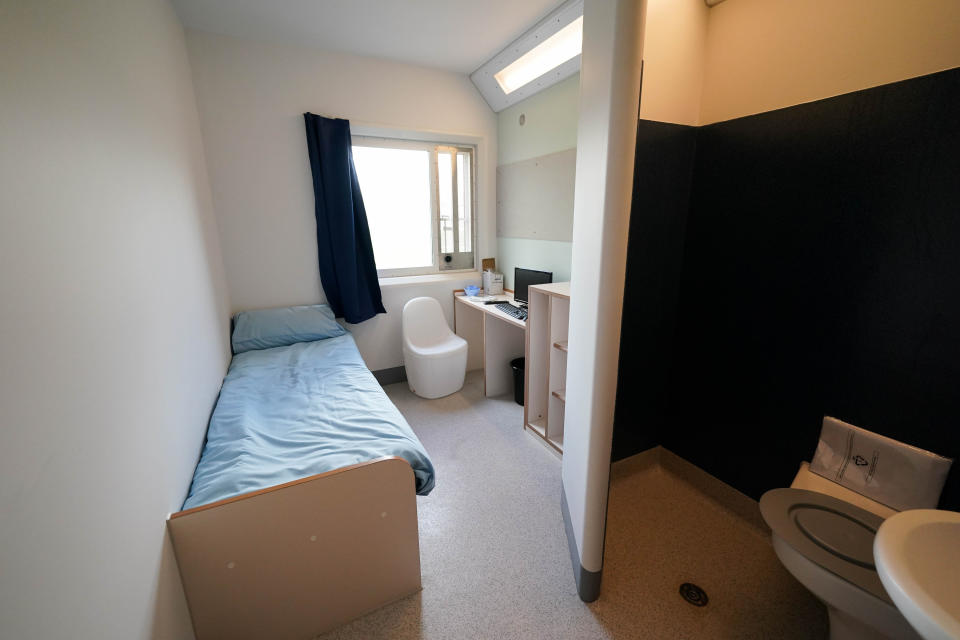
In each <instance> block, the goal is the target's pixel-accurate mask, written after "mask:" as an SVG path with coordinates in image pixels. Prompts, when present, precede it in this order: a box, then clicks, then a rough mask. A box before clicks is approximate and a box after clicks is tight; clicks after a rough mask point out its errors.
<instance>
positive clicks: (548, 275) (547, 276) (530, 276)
mask: <svg viewBox="0 0 960 640" xmlns="http://www.w3.org/2000/svg"><path fill="white" fill-rule="evenodd" d="M551 282H553V273H552V272H550V271H534V270H533V269H521V268H520V267H516V268H514V270H513V300H514V302H518V303H520V304H527V287H529V286H530V285H532V284H550V283H551Z"/></svg>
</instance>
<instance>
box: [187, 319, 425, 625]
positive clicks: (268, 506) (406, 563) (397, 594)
mask: <svg viewBox="0 0 960 640" xmlns="http://www.w3.org/2000/svg"><path fill="white" fill-rule="evenodd" d="M318 310H319V311H318ZM318 313H319V315H318ZM258 314H259V315H258ZM271 314H273V315H271ZM253 318H254V321H253V325H254V326H255V327H256V330H255V331H253V334H255V335H254V339H253V340H250V341H247V342H244V341H243V340H242V339H241V340H238V331H240V330H242V329H245V330H246V331H247V334H249V333H250V326H249V325H250V322H249V317H246V316H244V317H240V316H238V319H237V321H236V322H237V327H236V328H235V330H234V335H233V344H234V350H235V351H237V353H236V354H235V355H234V358H233V361H232V362H231V364H230V368H229V370H228V372H227V376H226V378H225V379H224V383H223V387H222V389H221V392H220V398H219V399H218V401H217V405H216V408H215V409H214V412H213V416H212V417H211V420H210V425H209V428H208V431H207V441H206V444H205V446H204V449H203V452H202V455H201V458H200V462H199V464H198V465H197V469H196V472H195V474H194V479H193V483H192V485H191V488H190V492H189V494H188V496H187V499H186V501H185V503H184V507H183V510H182V511H180V512H178V513H175V514H173V515H172V516H171V517H170V519H169V520H168V527H169V530H170V534H171V539H172V541H173V546H174V551H175V554H176V557H177V562H178V565H179V568H180V574H181V578H182V581H183V585H184V591H185V593H186V596H187V602H188V604H189V606H190V612H191V617H192V619H193V624H194V630H195V633H196V635H197V637H198V639H199V640H205V639H207V638H226V637H229V638H264V637H270V638H311V637H313V636H314V635H316V634H318V633H322V632H323V631H325V630H328V629H331V628H333V627H335V626H338V625H339V624H342V623H344V622H346V621H348V620H350V619H352V618H354V617H357V616H359V615H362V614H363V613H366V612H367V611H370V610H373V609H375V608H378V607H380V606H382V605H384V604H387V603H388V602H391V601H393V600H397V599H399V598H401V597H403V596H406V595H409V594H411V593H414V592H416V591H417V590H419V588H420V557H419V537H418V531H417V516H416V497H415V493H420V494H421V495H425V494H427V493H429V492H430V490H431V489H432V488H433V486H434V470H433V465H432V464H431V462H430V459H429V457H428V455H427V453H426V451H425V450H424V448H423V446H422V444H421V443H420V441H419V440H418V439H417V437H416V435H415V434H414V433H413V431H412V430H411V429H410V426H409V425H408V424H407V422H406V421H405V420H404V418H403V416H402V415H400V412H399V411H397V409H396V407H394V406H393V404H392V403H391V402H390V400H389V399H388V398H387V396H386V394H385V393H384V392H383V389H382V388H381V387H380V385H379V384H378V383H377V381H376V379H375V378H374V377H373V374H371V373H370V371H369V370H368V369H367V368H366V366H365V365H364V363H363V360H362V359H361V357H360V353H359V352H358V351H357V348H356V345H355V343H354V341H353V337H352V336H351V335H350V334H349V333H346V332H345V331H344V330H343V329H342V328H341V327H340V326H339V325H336V323H335V322H334V321H333V316H332V313H330V311H329V309H328V308H322V306H318V305H315V306H312V307H297V308H291V309H285V310H267V311H264V312H253ZM264 318H266V320H264ZM277 318H281V319H282V322H280V323H279V328H278V326H277V325H278V323H277ZM305 318H306V319H305ZM318 323H319V325H320V326H319V328H318ZM331 323H332V324H331ZM265 326H266V327H267V328H266V329H264V327H265ZM305 327H306V329H309V330H304V329H305ZM241 337H242V336H241ZM288 343H289V344H288ZM238 345H239V346H238ZM274 345H277V346H274Z"/></svg>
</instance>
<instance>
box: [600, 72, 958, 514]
mask: <svg viewBox="0 0 960 640" xmlns="http://www.w3.org/2000/svg"><path fill="white" fill-rule="evenodd" d="M958 113H960V70H956V69H955V70H951V71H946V72H942V73H938V74H934V75H931V76H925V77H922V78H916V79H912V80H907V81H904V82H899V83H894V84H890V85H885V86H882V87H877V88H874V89H868V90H865V91H859V92H856V93H852V94H847V95H843V96H839V97H836V98H830V99H827V100H821V101H818V102H814V103H809V104H804V105H798V106H795V107H790V108H788V109H781V110H778V111H773V112H769V113H764V114H759V115H756V116H749V117H745V118H739V119H736V120H731V121H728V122H722V123H717V124H713V125H709V126H706V127H701V128H699V129H698V130H696V144H695V149H696V153H695V157H694V160H693V164H694V169H693V179H692V182H691V187H690V189H689V191H688V194H689V198H690V205H689V208H688V211H687V219H686V221H685V224H686V233H685V241H684V246H683V250H682V255H683V261H682V275H681V277H680V280H679V304H678V306H677V309H676V316H675V320H674V321H673V327H674V333H673V341H672V346H671V347H670V348H669V349H668V351H667V352H668V354H669V355H668V356H667V357H665V358H663V359H662V360H660V361H657V360H656V359H654V360H653V364H654V365H656V366H658V367H659V366H660V365H663V364H664V361H668V362H667V363H666V364H665V366H664V367H663V368H658V369H657V371H656V373H652V372H649V371H648V372H646V373H644V374H642V375H643V376H645V377H646V378H648V379H649V378H651V377H656V375H660V376H663V377H665V378H666V380H667V381H666V382H661V383H660V384H661V386H664V385H665V386H666V389H667V390H666V395H665V396H661V397H666V398H667V399H666V400H665V401H664V402H663V403H662V406H663V410H662V411H661V412H660V413H659V414H658V415H654V416H653V418H651V420H650V423H649V427H650V428H649V429H647V428H646V426H644V425H643V424H642V423H639V422H638V423H636V424H632V425H631V423H630V421H629V420H628V419H627V418H626V416H630V415H639V416H641V417H645V416H644V413H643V410H644V407H639V411H638V412H635V410H634V406H635V405H636V404H637V402H638V401H639V399H640V398H642V394H640V395H636V394H634V393H631V392H630V387H629V386H628V384H627V383H628V382H629V380H630V378H631V376H633V377H635V378H636V377H637V376H638V375H641V374H636V373H630V372H625V369H629V368H631V366H638V367H640V366H643V364H642V362H638V361H636V358H635V357H634V356H636V355H643V353H644V352H643V351H642V350H640V349H638V348H637V347H636V346H634V345H632V344H630V343H629V341H628V340H625V341H624V343H623V344H622V345H621V377H622V378H623V384H622V386H621V389H620V393H619V394H618V407H617V417H618V421H617V423H616V428H615V434H614V441H615V449H614V456H615V457H623V456H624V455H630V453H633V452H635V451H634V450H632V449H635V450H639V449H637V448H636V446H628V445H639V446H642V447H644V448H645V447H646V446H651V445H652V444H656V443H657V442H659V443H661V444H663V445H664V446H666V447H668V448H670V449H671V450H673V451H674V452H676V453H677V454H679V455H681V456H683V457H684V458H686V459H688V460H690V461H691V462H693V463H694V464H697V465H698V466H700V467H702V468H704V469H705V470H707V471H709V472H710V473H712V474H714V475H716V476H717V477H719V478H720V479H722V480H724V481H726V482H728V483H729V484H732V485H733V486H735V487H737V488H738V489H740V490H741V491H743V492H745V493H747V494H748V495H751V496H753V497H755V498H757V497H759V496H760V495H761V494H762V493H763V492H764V491H766V490H767V489H770V488H773V487H777V486H787V485H788V484H789V483H790V481H791V479H792V477H793V475H794V473H795V472H796V469H797V467H798V465H799V463H800V461H801V460H809V459H810V456H811V455H812V454H813V450H814V448H815V447H816V442H817V436H818V434H819V429H820V421H821V418H822V416H823V415H824V414H828V415H833V416H836V417H838V418H840V419H842V420H845V421H847V422H851V423H853V424H857V425H859V426H862V427H864V428H867V429H870V430H872V431H876V432H879V433H882V434H885V435H888V436H890V437H893V438H896V439H898V440H903V441H905V442H908V443H911V444H914V445H917V446H920V447H923V448H926V449H930V450H932V451H935V452H937V453H941V454H943V455H948V456H951V457H955V458H957V457H960V116H958V115H957V114H958ZM678 144H679V143H678ZM654 152H655V148H654V146H648V145H644V146H643V147H641V145H640V144H638V158H639V155H646V154H647V153H654ZM650 162H655V160H654V159H653V158H644V160H643V164H644V165H645V164H648V163H650ZM639 164H640V163H638V166H639ZM644 182H645V181H644V180H639V179H638V180H637V181H636V183H635V187H642V185H643V183H644ZM651 199H654V200H655V199H656V197H655V196H654V195H653V191H651V190H646V191H645V190H644V189H642V188H640V189H639V192H638V188H635V191H634V209H633V215H634V216H637V214H638V213H639V214H640V217H639V218H638V219H637V220H639V221H635V220H634V219H632V221H631V237H630V256H629V261H628V276H627V286H626V291H625V293H626V295H627V298H628V300H630V299H631V298H641V299H642V298H643V297H644V295H645V293H646V292H647V291H648V290H652V291H655V290H656V287H652V286H651V285H649V284H648V283H646V282H645V281H646V280H647V279H648V276H646V275H644V274H642V273H641V272H640V270H641V269H642V268H643V265H644V258H643V257H642V253H643V252H645V251H646V250H648V248H645V245H646V244H649V242H648V241H647V240H645V239H644V235H645V231H646V229H645V227H646V226H647V223H646V222H643V220H644V215H643V211H644V210H645V208H646V207H647V205H648V201H649V200H651ZM678 215H682V214H678ZM635 222H636V224H635ZM675 224H681V223H680V222H679V221H675ZM635 237H636V242H635ZM658 264H659V265H660V268H661V269H662V270H664V271H669V267H664V266H663V265H664V264H665V262H664V261H662V260H661V261H660V262H659V263H658ZM635 267H636V268H635ZM643 314H644V312H643V311H639V312H638V310H637V308H636V307H635V305H634V304H633V303H630V304H628V305H626V306H625V313H624V321H623V332H624V335H625V336H626V334H628V333H629V332H631V331H634V330H635V328H634V327H636V326H640V325H639V324H638V323H639V322H641V317H642V316H643ZM658 331H659V333H660V334H661V335H666V334H669V330H668V329H666V328H664V327H663V326H659V327H658ZM631 363H635V365H632V364H631ZM624 430H626V432H630V431H642V432H643V433H644V434H650V433H652V434H654V435H653V438H652V439H651V438H650V437H648V436H647V435H643V436H637V435H631V436H630V437H627V436H626V435H625V434H621V433H620V432H621V431H624ZM617 444H620V445H621V446H620V447H617V446H616V445H617ZM958 467H960V463H958ZM941 505H942V506H945V507H947V508H953V509H957V508H960V469H957V470H954V472H953V473H951V477H950V479H949V480H948V486H947V488H946V489H945V492H944V496H943V499H942V501H941Z"/></svg>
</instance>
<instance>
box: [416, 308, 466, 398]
mask: <svg viewBox="0 0 960 640" xmlns="http://www.w3.org/2000/svg"><path fill="white" fill-rule="evenodd" d="M403 364H404V366H405V367H406V369H407V384H409V385H410V391H413V392H414V393H415V394H417V395H418V396H420V397H421V398H442V397H443V396H448V395H450V394H451V393H454V392H456V391H459V390H460V388H461V387H463V378H464V376H465V375H466V372H467V341H466V340H464V339H463V338H461V337H460V336H458V335H456V334H454V333H453V331H451V330H450V327H449V326H448V325H447V320H446V318H444V317H443V309H441V308H440V303H439V302H437V301H436V300H435V299H434V298H414V299H413V300H410V301H409V302H407V304H405V305H404V306H403Z"/></svg>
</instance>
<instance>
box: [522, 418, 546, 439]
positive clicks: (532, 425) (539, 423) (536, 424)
mask: <svg viewBox="0 0 960 640" xmlns="http://www.w3.org/2000/svg"><path fill="white" fill-rule="evenodd" d="M514 428H516V427H514ZM527 429H530V430H531V431H533V432H534V433H536V434H537V435H538V436H540V437H541V438H544V439H546V437H547V419H546V418H540V419H539V420H534V421H532V422H528V423H527Z"/></svg>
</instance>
